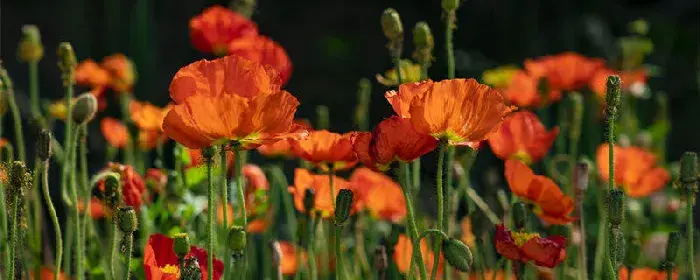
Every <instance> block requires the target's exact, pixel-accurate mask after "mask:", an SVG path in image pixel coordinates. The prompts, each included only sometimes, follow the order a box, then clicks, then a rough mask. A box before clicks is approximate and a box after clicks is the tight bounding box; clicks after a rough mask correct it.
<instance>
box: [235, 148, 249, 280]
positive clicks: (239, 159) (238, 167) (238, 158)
mask: <svg viewBox="0 0 700 280" xmlns="http://www.w3.org/2000/svg"><path fill="white" fill-rule="evenodd" d="M234 152H235V155H234V161H235V162H234V165H233V167H234V168H235V171H236V189H237V192H236V196H237V200H238V203H239V204H238V211H239V212H240V213H241V217H242V219H241V223H240V226H241V227H243V228H244V229H247V227H248V213H247V212H246V208H245V182H244V180H243V179H244V178H243V164H244V163H245V158H244V157H245V151H244V150H239V149H236V150H235V151H234ZM247 259H248V258H247V257H246V255H243V257H242V259H241V260H239V262H241V263H243V264H242V266H241V272H240V273H241V275H242V276H241V277H243V278H245V275H246V269H247V265H246V262H247Z"/></svg>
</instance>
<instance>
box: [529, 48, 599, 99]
mask: <svg viewBox="0 0 700 280" xmlns="http://www.w3.org/2000/svg"><path fill="white" fill-rule="evenodd" d="M604 66H605V63H604V61H603V60H602V59H599V58H588V57H585V56H582V55H580V54H577V53H574V52H564V53H561V54H557V55H551V56H545V57H540V58H537V59H528V60H525V69H526V70H527V71H528V72H529V73H530V75H533V76H535V77H544V78H546V79H547V84H548V87H549V88H550V89H552V90H563V91H570V90H576V89H580V88H582V87H584V86H585V85H587V84H588V82H589V81H590V80H591V78H592V77H593V74H594V73H595V72H596V71H597V70H598V69H600V68H603V67H604Z"/></svg>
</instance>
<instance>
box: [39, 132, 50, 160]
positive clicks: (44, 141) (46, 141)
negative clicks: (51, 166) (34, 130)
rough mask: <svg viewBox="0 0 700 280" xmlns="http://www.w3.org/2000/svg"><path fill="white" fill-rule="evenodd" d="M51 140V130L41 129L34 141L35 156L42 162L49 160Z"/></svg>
mask: <svg viewBox="0 0 700 280" xmlns="http://www.w3.org/2000/svg"><path fill="white" fill-rule="evenodd" d="M51 139H52V137H51V130H48V129H42V130H41V132H40V133H39V137H38V139H37V140H36V155H37V156H38V157H39V159H41V160H42V161H47V160H49V158H51Z"/></svg>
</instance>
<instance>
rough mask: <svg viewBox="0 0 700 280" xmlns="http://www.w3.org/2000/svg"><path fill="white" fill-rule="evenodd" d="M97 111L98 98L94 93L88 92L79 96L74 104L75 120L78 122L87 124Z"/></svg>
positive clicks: (73, 115)
mask: <svg viewBox="0 0 700 280" xmlns="http://www.w3.org/2000/svg"><path fill="white" fill-rule="evenodd" d="M96 113H97V98H95V96H94V95H92V93H89V92H86V93H83V94H81V95H80V96H78V98H76V99H75V104H73V114H72V117H73V121H74V122H75V123H77V124H85V123H88V122H89V121H91V120H92V119H93V118H94V117H95V114H96Z"/></svg>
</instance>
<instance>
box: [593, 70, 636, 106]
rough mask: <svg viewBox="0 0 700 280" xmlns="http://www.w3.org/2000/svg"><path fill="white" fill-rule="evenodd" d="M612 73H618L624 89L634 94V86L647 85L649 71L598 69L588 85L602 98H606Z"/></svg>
mask: <svg viewBox="0 0 700 280" xmlns="http://www.w3.org/2000/svg"><path fill="white" fill-rule="evenodd" d="M610 75H617V76H619V77H620V80H621V81H622V85H621V87H622V89H623V91H624V92H632V93H633V94H634V90H633V89H634V87H635V86H636V85H642V86H643V85H646V83H647V78H648V77H647V72H646V71H645V70H632V71H615V70H611V69H604V68H601V69H598V71H596V72H595V74H594V75H593V78H591V81H590V83H589V84H588V87H589V88H591V90H593V92H595V93H596V95H598V97H600V98H601V99H605V94H606V92H607V89H608V88H607V82H608V77H609V76H610Z"/></svg>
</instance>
